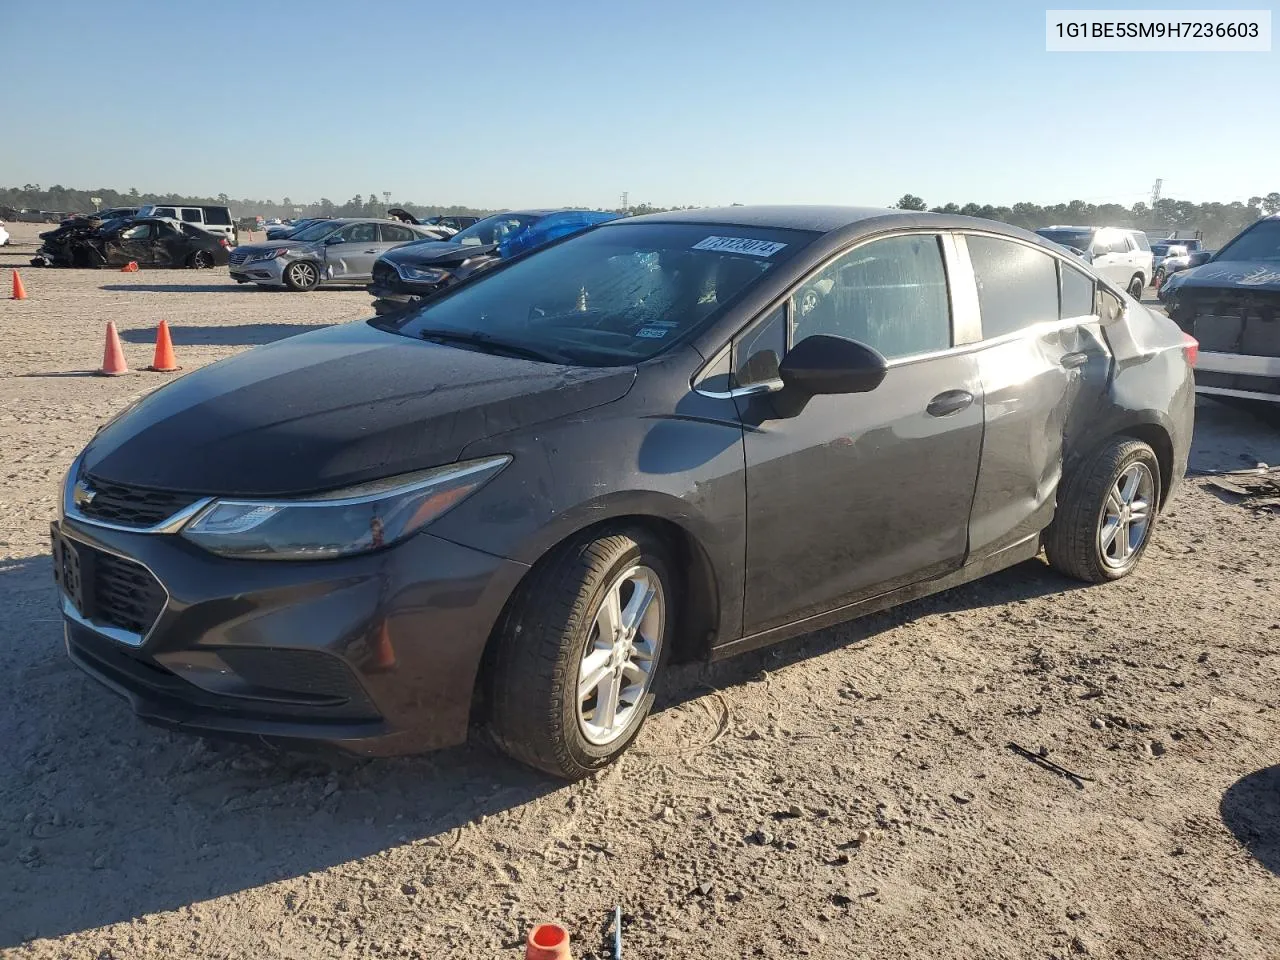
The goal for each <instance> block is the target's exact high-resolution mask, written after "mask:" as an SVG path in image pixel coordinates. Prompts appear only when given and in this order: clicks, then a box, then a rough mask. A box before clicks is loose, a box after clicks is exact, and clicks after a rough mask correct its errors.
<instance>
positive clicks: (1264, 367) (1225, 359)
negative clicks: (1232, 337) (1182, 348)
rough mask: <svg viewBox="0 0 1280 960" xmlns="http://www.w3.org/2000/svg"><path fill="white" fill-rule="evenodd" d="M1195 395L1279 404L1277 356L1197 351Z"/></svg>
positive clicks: (1279, 359)
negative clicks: (1266, 401) (1240, 398)
mask: <svg viewBox="0 0 1280 960" xmlns="http://www.w3.org/2000/svg"><path fill="white" fill-rule="evenodd" d="M1196 392H1197V393H1205V394H1210V395H1213V396H1223V397H1242V398H1245V399H1249V400H1271V401H1274V402H1280V357H1255V356H1250V355H1248V354H1240V353H1217V352H1213V351H1201V353H1200V355H1199V357H1198V358H1197V359H1196Z"/></svg>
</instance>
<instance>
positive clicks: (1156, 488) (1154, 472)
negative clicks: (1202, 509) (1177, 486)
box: [1092, 445, 1161, 580]
mask: <svg viewBox="0 0 1280 960" xmlns="http://www.w3.org/2000/svg"><path fill="white" fill-rule="evenodd" d="M1139 461H1141V462H1142V463H1143V464H1144V465H1145V466H1146V468H1147V470H1148V471H1149V472H1150V473H1151V484H1152V488H1151V490H1152V496H1151V508H1150V517H1151V519H1150V520H1149V521H1148V522H1147V535H1146V536H1145V537H1143V538H1142V543H1141V544H1140V545H1139V546H1138V549H1137V550H1135V551H1133V555H1132V556H1131V557H1129V560H1128V562H1127V563H1126V564H1125V565H1124V566H1123V567H1113V566H1111V565H1110V564H1108V563H1107V562H1106V559H1105V557H1104V556H1103V553H1102V545H1101V544H1100V543H1099V542H1098V531H1099V529H1100V528H1101V526H1102V520H1103V517H1105V516H1106V510H1107V496H1108V495H1109V494H1110V492H1111V490H1113V489H1114V488H1115V485H1116V482H1117V481H1118V480H1119V479H1120V475H1121V474H1122V473H1124V472H1125V471H1126V470H1128V469H1129V468H1130V467H1131V466H1133V465H1134V464H1135V463H1137V462H1139ZM1160 496H1161V488H1160V463H1159V461H1158V460H1157V459H1156V455H1155V453H1154V451H1152V449H1151V448H1150V447H1148V446H1145V445H1144V446H1141V447H1137V448H1135V449H1134V450H1132V451H1131V452H1130V453H1129V454H1128V455H1127V456H1125V457H1124V458H1123V459H1122V460H1121V461H1120V462H1119V463H1118V464H1117V465H1116V467H1115V468H1114V469H1112V471H1111V476H1110V478H1109V480H1108V482H1107V485H1106V487H1104V488H1103V495H1102V499H1101V501H1100V502H1099V503H1098V504H1097V509H1096V510H1095V511H1094V515H1093V538H1092V544H1093V562H1094V566H1096V567H1097V569H1098V571H1099V572H1100V573H1101V574H1102V575H1103V577H1105V578H1106V579H1108V580H1119V579H1120V578H1121V577H1125V576H1128V575H1129V574H1130V573H1132V572H1133V570H1134V568H1136V567H1137V566H1138V564H1139V563H1140V562H1141V560H1142V557H1143V555H1144V554H1145V553H1146V552H1147V545H1148V544H1150V543H1151V538H1152V536H1153V535H1154V534H1155V532H1156V524H1157V523H1158V521H1159V518H1160Z"/></svg>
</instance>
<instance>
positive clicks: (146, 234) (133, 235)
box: [120, 223, 151, 240]
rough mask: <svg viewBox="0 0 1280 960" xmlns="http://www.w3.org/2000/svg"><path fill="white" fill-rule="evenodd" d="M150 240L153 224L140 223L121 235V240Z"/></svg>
mask: <svg viewBox="0 0 1280 960" xmlns="http://www.w3.org/2000/svg"><path fill="white" fill-rule="evenodd" d="M150 238H151V224H149V223H139V224H138V225H137V226H133V227H130V228H129V229H128V230H126V231H124V232H123V233H122V234H120V239H121V240H149V239H150Z"/></svg>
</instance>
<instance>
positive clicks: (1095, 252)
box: [1089, 243, 1111, 257]
mask: <svg viewBox="0 0 1280 960" xmlns="http://www.w3.org/2000/svg"><path fill="white" fill-rule="evenodd" d="M1110 252H1111V251H1110V249H1109V248H1107V247H1106V246H1104V245H1103V244H1100V243H1095V244H1094V245H1093V246H1092V247H1090V248H1089V256H1091V257H1105V256H1106V255H1107V254H1108V253H1110Z"/></svg>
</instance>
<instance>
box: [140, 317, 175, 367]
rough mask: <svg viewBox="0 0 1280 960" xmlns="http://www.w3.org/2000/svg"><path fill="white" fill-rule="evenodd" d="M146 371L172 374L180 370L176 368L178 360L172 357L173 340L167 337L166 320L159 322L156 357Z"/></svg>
mask: <svg viewBox="0 0 1280 960" xmlns="http://www.w3.org/2000/svg"><path fill="white" fill-rule="evenodd" d="M147 369H148V370H153V371H155V372H156V373H173V372H174V371H175V370H181V369H182V368H181V367H180V366H178V358H177V357H175V356H174V355H173V340H172V339H171V338H170V337H169V321H168V320H161V321H160V327H159V329H158V330H156V355H155V357H154V359H152V361H151V366H149V367H147Z"/></svg>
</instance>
